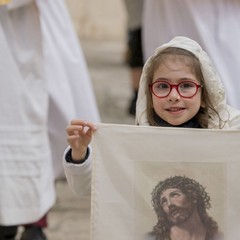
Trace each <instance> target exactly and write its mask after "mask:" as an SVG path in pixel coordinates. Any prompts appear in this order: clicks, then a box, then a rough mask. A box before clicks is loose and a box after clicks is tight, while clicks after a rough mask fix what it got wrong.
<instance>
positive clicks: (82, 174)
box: [63, 147, 92, 197]
mask: <svg viewBox="0 0 240 240" xmlns="http://www.w3.org/2000/svg"><path fill="white" fill-rule="evenodd" d="M69 149H70V147H68V148H67V149H66V150H65V151H64V156H63V167H64V171H65V175H66V178H67V182H68V184H69V186H70V188H71V190H72V191H73V192H74V193H75V194H76V195H78V196H81V197H83V196H90V194H91V178H92V157H91V155H92V154H91V147H89V152H90V153H89V156H88V158H87V159H86V160H85V162H84V163H81V164H74V163H69V162H67V161H66V154H67V152H68V151H69Z"/></svg>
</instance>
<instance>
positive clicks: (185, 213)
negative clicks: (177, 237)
mask: <svg viewBox="0 0 240 240" xmlns="http://www.w3.org/2000/svg"><path fill="white" fill-rule="evenodd" d="M194 209H195V206H194V205H193V204H191V205H190V206H188V207H178V206H176V205H171V206H169V213H168V214H167V218H168V221H169V223H170V225H172V226H174V225H176V226H178V225H181V224H183V223H185V222H186V221H188V220H189V219H190V218H191V216H192V215H193V212H194Z"/></svg>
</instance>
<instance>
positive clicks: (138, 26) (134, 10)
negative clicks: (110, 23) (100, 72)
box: [124, 0, 143, 116]
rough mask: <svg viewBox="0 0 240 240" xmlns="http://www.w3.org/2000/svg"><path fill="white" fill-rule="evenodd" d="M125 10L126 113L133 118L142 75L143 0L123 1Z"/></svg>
mask: <svg viewBox="0 0 240 240" xmlns="http://www.w3.org/2000/svg"><path fill="white" fill-rule="evenodd" d="M124 3H125V6H126V10H127V56H126V58H127V59H126V60H127V64H128V66H129V69H130V75H131V86H132V97H131V99H130V103H129V107H128V113H129V114H130V115H133V116H135V112H136V101H137V94H138V86H139V80H140V77H141V74H142V67H143V53H142V8H143V0H124Z"/></svg>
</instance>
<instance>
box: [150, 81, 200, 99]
mask: <svg viewBox="0 0 240 240" xmlns="http://www.w3.org/2000/svg"><path fill="white" fill-rule="evenodd" d="M156 83H165V84H167V85H168V86H169V87H170V90H169V93H168V94H167V95H166V96H163V97H160V96H158V95H157V94H156V93H154V91H153V85H154V84H156ZM183 83H191V84H193V85H195V86H196V91H195V92H194V94H193V95H191V96H189V97H186V96H183V95H182V94H181V93H180V92H179V90H178V87H179V85H180V84H183ZM149 88H150V90H151V92H152V94H153V95H154V96H156V97H157V98H165V97H167V96H168V95H169V94H170V93H171V91H172V89H173V88H175V89H176V90H177V92H178V94H179V95H180V96H181V97H182V98H192V97H194V96H195V95H196V94H197V92H198V89H199V88H202V85H199V84H196V83H195V82H192V81H183V82H180V83H178V84H171V83H169V82H166V81H159V80H158V81H155V82H153V83H152V84H149Z"/></svg>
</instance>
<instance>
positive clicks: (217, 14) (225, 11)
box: [143, 0, 240, 109]
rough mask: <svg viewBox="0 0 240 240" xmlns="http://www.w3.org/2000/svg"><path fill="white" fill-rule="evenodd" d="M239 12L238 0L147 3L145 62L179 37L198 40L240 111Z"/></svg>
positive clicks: (156, 0) (230, 99) (144, 17)
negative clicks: (155, 52)
mask: <svg viewBox="0 0 240 240" xmlns="http://www.w3.org/2000/svg"><path fill="white" fill-rule="evenodd" d="M239 12H240V2H239V1H238V0H203V1H202V0H201V1H200V0H196V1H190V0H176V1H168V0H151V1H148V0H145V1H144V7H143V52H144V59H145V60H146V59H147V58H148V57H149V56H150V55H151V54H152V52H153V51H154V49H155V48H156V47H158V46H159V45H161V44H163V43H164V42H167V41H169V40H170V39H172V38H173V37H175V36H186V37H190V38H192V39H194V40H196V41H197V42H199V44H200V45H202V46H203V48H204V49H205V50H206V52H208V53H209V55H210V57H211V59H212V60H213V63H214V65H215V67H216V68H217V70H218V72H219V74H220V77H221V79H222V81H223V83H224V87H225V89H226V93H227V99H228V103H229V104H230V105H231V106H233V107H235V108H238V109H240V95H239V93H238V89H240V81H239V80H238V76H239V75H240V68H239V65H240V58H239V56H238V52H239V51H238V48H239V47H238V46H239V41H240V28H239V18H240V17H239Z"/></svg>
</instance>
